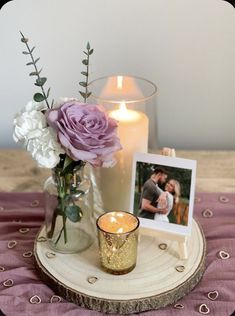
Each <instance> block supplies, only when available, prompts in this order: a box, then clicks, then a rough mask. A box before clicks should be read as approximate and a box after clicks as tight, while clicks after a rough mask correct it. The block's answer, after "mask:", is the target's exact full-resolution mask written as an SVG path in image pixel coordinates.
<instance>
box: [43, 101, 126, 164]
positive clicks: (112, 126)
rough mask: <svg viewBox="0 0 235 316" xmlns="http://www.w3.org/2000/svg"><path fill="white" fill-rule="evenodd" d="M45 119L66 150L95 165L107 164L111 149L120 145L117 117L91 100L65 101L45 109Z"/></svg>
mask: <svg viewBox="0 0 235 316" xmlns="http://www.w3.org/2000/svg"><path fill="white" fill-rule="evenodd" d="M47 121H48V124H49V125H50V126H52V127H53V128H54V129H55V130H56V132H57V136H58V140H59V142H60V144H61V145H62V147H63V148H64V149H65V151H66V154H67V155H68V156H69V157H70V158H72V159H73V160H75V161H77V160H83V161H87V162H89V163H91V164H92V165H95V166H109V165H110V164H111V163H110V162H112V161H113V157H112V155H113V153H114V152H116V151H118V150H120V149H121V145H120V141H119V138H118V137H117V126H118V125H117V121H116V120H114V119H112V118H110V117H108V114H107V113H106V112H105V110H104V109H103V108H102V107H101V106H99V105H94V104H84V103H79V102H78V101H68V102H65V103H63V104H62V105H60V107H58V108H56V109H52V110H49V111H48V112H47Z"/></svg>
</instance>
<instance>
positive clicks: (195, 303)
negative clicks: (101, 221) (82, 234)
mask: <svg viewBox="0 0 235 316" xmlns="http://www.w3.org/2000/svg"><path fill="white" fill-rule="evenodd" d="M221 197H222V198H221ZM34 201H38V202H39V203H37V202H36V203H34ZM32 202H33V203H32ZM37 204H38V205H37ZM43 206H44V199H43V195H42V193H0V219H1V220H0V236H1V237H0V310H2V312H3V313H4V314H6V315H7V316H8V315H9V316H11V315H17V316H18V315H19V316H21V315H22V316H28V315H33V316H34V315H43V316H47V315H69V316H73V315H87V316H88V315H92V316H95V315H97V316H98V315H102V314H101V313H99V312H95V311H90V310H86V309H84V308H81V307H79V306H77V305H75V304H72V303H69V302H67V301H65V300H64V299H62V301H61V302H52V303H51V302H50V300H51V297H52V296H53V295H54V294H56V293H54V292H53V291H52V290H51V289H50V288H49V287H48V286H47V285H45V284H44V283H43V282H42V281H41V280H40V278H39V276H38V274H37V272H36V270H35V262H34V258H33V256H32V257H25V256H23V254H24V255H25V253H26V254H27V252H30V251H33V243H34V238H35V236H36V234H37V232H38V230H39V227H40V226H41V224H42V222H43V220H44V210H43ZM206 208H209V209H210V210H212V212H213V216H211V217H204V216H203V215H202V213H203V211H204V210H205V209H206ZM209 215H210V214H209ZM194 217H195V218H196V219H197V220H198V221H199V222H200V223H201V225H202V228H203V230H204V233H205V236H206V241H207V258H206V271H205V273H204V276H203V278H202V280H201V281H200V282H199V284H198V285H197V286H196V287H195V288H194V290H193V291H192V292H191V293H190V294H188V295H187V296H185V297H184V298H182V299H181V300H180V301H179V302H178V303H181V304H183V306H184V308H183V309H180V310H179V309H176V308H174V306H173V305H172V306H168V307H165V308H162V309H159V310H155V311H149V312H145V313H142V314H141V315H145V316H153V315H156V316H171V315H174V316H191V315H192V316H193V315H195V316H196V315H200V313H199V311H198V310H199V306H200V304H203V303H205V304H206V305H207V306H208V307H209V309H210V313H209V314H208V315H216V316H217V315H218V316H228V315H231V314H232V312H233V311H234V310H235V194H232V193H230V194H229V193H226V194H225V193H224V194H223V193H201V194H197V198H196V203H195V208H194ZM22 228H28V229H29V230H28V231H27V230H26V231H24V230H23V231H22V230H21V232H20V229H22ZM22 232H23V233H22ZM10 241H16V242H17V244H16V245H15V246H14V247H13V248H9V244H8V243H9V242H10ZM13 245H14V244H13ZM10 246H12V245H11V244H10ZM221 250H223V251H226V252H227V253H228V254H229V255H230V258H228V259H226V260H222V259H221V258H220V257H219V256H218V253H219V251H221ZM28 255H29V256H30V253H29V254H28ZM8 279H11V280H13V282H14V283H13V285H12V286H8V287H6V286H4V284H3V283H4V282H5V281H7V280H8ZM8 282H10V281H8ZM7 284H8V283H7ZM215 290H216V291H218V293H219V296H218V298H217V299H216V300H215V301H212V300H210V299H209V298H208V297H207V294H208V292H210V291H215ZM34 295H38V296H39V297H40V298H41V303H40V304H32V303H30V298H31V297H32V296H34Z"/></svg>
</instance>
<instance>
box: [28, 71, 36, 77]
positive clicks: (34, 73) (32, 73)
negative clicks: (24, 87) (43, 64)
mask: <svg viewBox="0 0 235 316" xmlns="http://www.w3.org/2000/svg"><path fill="white" fill-rule="evenodd" d="M29 75H30V76H37V75H38V72H37V71H33V72H30V74H29Z"/></svg>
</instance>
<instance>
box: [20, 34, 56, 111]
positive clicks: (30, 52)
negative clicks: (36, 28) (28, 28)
mask: <svg viewBox="0 0 235 316" xmlns="http://www.w3.org/2000/svg"><path fill="white" fill-rule="evenodd" d="M20 34H21V36H22V39H21V41H22V42H23V43H24V44H25V45H26V47H27V50H28V55H30V57H31V60H32V62H31V63H29V64H32V65H33V66H34V69H35V73H34V74H35V76H37V78H38V79H37V81H38V82H39V83H41V84H40V85H39V86H40V88H41V90H42V95H43V98H44V101H45V102H46V105H47V108H48V109H50V108H51V107H52V105H53V101H52V104H51V107H50V105H49V103H48V100H47V99H48V96H49V91H50V88H49V89H48V92H47V95H46V93H45V90H44V88H43V84H44V83H45V82H46V78H45V77H44V78H42V77H40V72H41V70H40V71H39V70H38V68H37V65H36V62H37V60H35V59H34V57H33V54H32V52H33V49H34V48H32V49H30V47H29V45H28V39H27V38H26V37H25V36H24V34H23V33H22V32H20ZM38 60H39V59H38ZM37 81H36V83H37ZM42 81H43V82H44V83H42ZM37 85H38V84H37Z"/></svg>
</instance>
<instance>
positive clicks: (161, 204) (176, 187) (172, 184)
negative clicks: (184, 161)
mask: <svg viewBox="0 0 235 316" xmlns="http://www.w3.org/2000/svg"><path fill="white" fill-rule="evenodd" d="M157 190H160V192H161V194H160V196H159V198H158V205H157V208H166V209H167V213H166V214H160V213H155V215H154V220H155V221H163V222H168V223H169V219H168V215H169V214H170V211H171V210H172V209H173V206H174V204H175V203H178V202H179V197H180V184H179V182H178V181H177V180H174V179H171V180H169V181H168V182H167V183H166V186H165V191H163V190H162V189H160V188H159V187H157Z"/></svg>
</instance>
